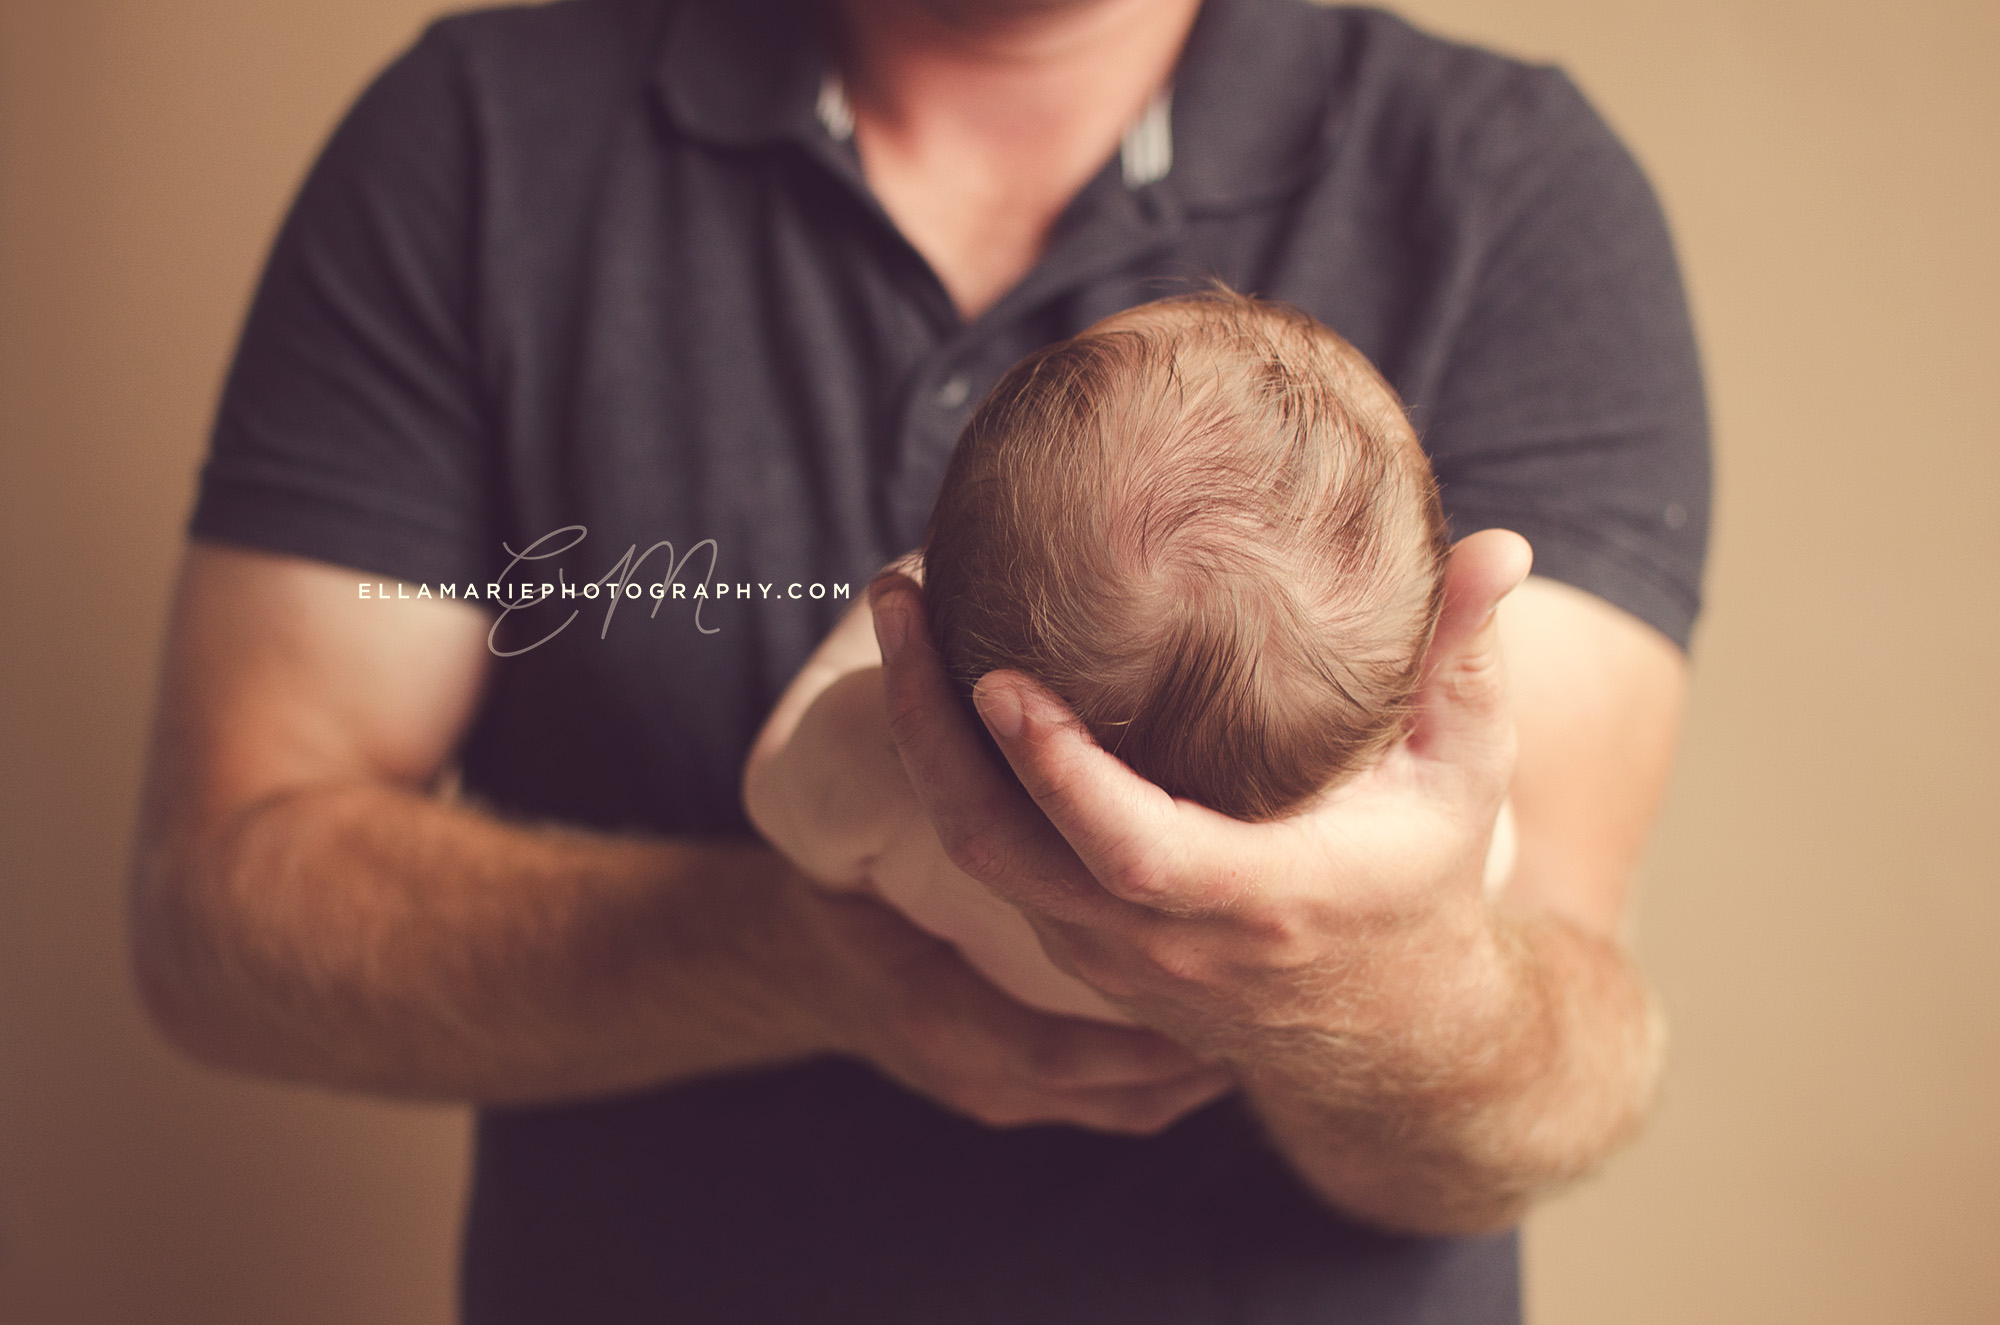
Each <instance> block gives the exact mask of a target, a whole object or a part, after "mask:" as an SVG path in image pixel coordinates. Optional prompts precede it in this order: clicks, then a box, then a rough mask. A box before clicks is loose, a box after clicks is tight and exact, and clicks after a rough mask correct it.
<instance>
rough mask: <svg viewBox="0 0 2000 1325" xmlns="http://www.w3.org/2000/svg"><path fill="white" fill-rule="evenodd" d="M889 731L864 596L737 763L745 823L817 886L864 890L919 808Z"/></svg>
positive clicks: (878, 655)
mask: <svg viewBox="0 0 2000 1325" xmlns="http://www.w3.org/2000/svg"><path fill="white" fill-rule="evenodd" d="M888 732H889V721H888V716H887V713H886V711H885V709H884V701H883V696H882V655H881V652H880V651H879V650H878V649H877V647H876V645H875V624H874V620H873V618H872V617H871V616H870V615H869V611H868V600H867V599H866V598H863V599H862V600H861V601H860V602H857V603H856V604H855V605H854V607H853V609H852V610H850V611H849V612H848V614H847V615H846V616H845V617H842V618H841V621H840V624H839V625H837V626H835V627H834V628H833V631H832V633H830V634H829V635H828V636H827V637H826V639H824V640H823V641H821V643H820V646H819V648H818V649H816V650H815V651H814V652H813V655H812V657H811V658H809V659H807V661H806V665H805V666H804V667H803V668H801V669H800V670H799V674H798V675H797V676H796V677H794V678H793V679H792V683H791V685H790V686H788V687H787V688H786V690H785V693H784V695H783V696H782V697H781V698H780V699H779V700H778V705H777V707H776V708H774V709H772V710H771V716H770V717H769V718H768V719H767V720H766V721H765V723H764V729H763V731H761V732H760V733H758V736H757V743H756V745H754V746H753V747H752V748H751V750H750V758H749V760H748V761H747V762H746V763H745V765H744V768H743V805H744V809H745V810H746V811H747V812H748V814H749V816H750V822H751V823H752V824H754V825H756V828H757V831H758V832H760V833H762V834H763V835H764V838H765V840H766V841H768V842H770V844H771V845H772V846H774V847H776V848H777V849H778V850H779V851H780V852H782V853H783V854H784V855H785V856H786V857H787V858H789V859H790V860H791V862H792V863H793V864H794V865H797V866H798V867H799V868H800V869H802V870H804V871H805V872H806V873H807V874H809V875H811V876H812V877H813V878H814V879H816V880H818V881H819V882H821V883H823V884H826V885H829V886H832V887H848V888H857V887H861V886H862V885H863V884H864V883H865V882H866V879H865V875H866V872H867V867H868V866H869V864H871V863H872V862H873V861H874V860H875V858H876V857H878V856H880V855H881V853H882V851H883V849H884V848H885V847H886V846H887V845H888V842H889V840H890V838H891V837H892V836H893V835H894V834H895V832H896V830H897V828H898V827H899V826H900V825H901V824H902V823H903V822H904V821H905V820H906V819H907V818H908V817H909V815H910V814H912V813H921V811H919V810H918V809H917V802H916V797H915V796H914V795H913V794H912V793H911V791H910V784H909V779H908V778H907V776H906V775H905V774H904V772H903V762H902V759H901V758H900V757H899V756H898V755H897V753H896V747H895V745H894V744H893V743H892V742H891V741H890V740H889V736H888Z"/></svg>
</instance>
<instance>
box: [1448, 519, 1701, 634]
mask: <svg viewBox="0 0 2000 1325" xmlns="http://www.w3.org/2000/svg"><path fill="white" fill-rule="evenodd" d="M1451 526H1452V537H1453V538H1455V539H1456V538H1463V537H1465V536H1466V535H1467V534H1470V533H1475V532H1477V531H1479V530H1481V529H1511V530H1513V531H1514V532H1515V533H1517V534H1519V535H1521V537H1523V538H1525V539H1527V540H1528V545H1529V546H1530V547H1532V548H1533V549H1534V551H1535V566H1534V571H1533V572H1532V573H1533V574H1535V575H1539V576H1541V577H1543V578H1544V579H1550V580H1560V581H1561V582H1562V583H1564V584H1567V585H1570V586H1572V587H1574V588H1578V589H1582V590H1583V591H1584V592H1586V593H1589V594H1594V595H1595V596H1597V597H1599V598H1602V599H1603V600H1604V601H1605V602H1607V603H1610V604H1611V605H1612V606H1613V607H1616V608H1618V609H1619V610H1621V611H1623V612H1626V613H1628V614H1630V615H1632V616H1635V617H1637V618H1638V619H1639V620H1641V621H1643V622H1645V623H1646V624H1647V625H1649V626H1651V627H1652V628H1653V629H1655V630H1657V631H1659V632H1660V633H1661V634H1662V635H1665V636H1666V637H1667V638H1668V639H1669V640H1671V641H1673V643H1674V646H1675V647H1676V648H1678V649H1679V650H1680V651H1681V652H1682V653H1684V654H1685V653H1687V652H1688V651H1689V645H1690V642H1691V641H1692V639H1693V636H1694V623H1695V619H1696V618H1697V617H1698V616H1699V615H1700V611H1701V599H1700V595H1699V594H1698V593H1697V592H1695V591H1693V590H1690V589H1689V588H1688V587H1686V586H1684V585H1681V584H1679V583H1675V582H1673V581H1671V580H1669V579H1667V578H1665V577H1664V576H1662V575H1661V573H1660V572H1659V570H1658V569H1656V568H1654V567H1650V566H1645V565H1641V564H1638V563H1637V562H1635V561H1634V559H1633V558H1632V557H1631V556H1630V555H1629V554H1627V553H1624V552H1622V551H1621V550H1620V549H1618V548H1616V547H1613V546H1611V545H1609V544H1607V543H1604V542H1600V541H1598V540H1595V539H1592V538H1590V537H1589V536H1588V535H1586V534H1583V533H1581V532H1580V531H1578V530H1576V529H1573V528H1567V527H1564V526H1562V525H1559V524H1556V523H1553V522H1551V521H1549V520H1548V519H1546V518H1543V517H1537V516H1535V515H1533V514H1530V513H1526V512H1517V511H1498V510H1483V511H1454V512H1453V513H1452V520H1451Z"/></svg>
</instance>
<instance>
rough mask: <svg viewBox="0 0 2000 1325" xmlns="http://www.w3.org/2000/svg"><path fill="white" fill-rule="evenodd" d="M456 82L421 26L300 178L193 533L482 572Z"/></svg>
mask: <svg viewBox="0 0 2000 1325" xmlns="http://www.w3.org/2000/svg"><path fill="white" fill-rule="evenodd" d="M461 83H462V80H461V78H460V76H459V71H458V66H457V64H456V61H455V57H454V54H453V52H452V50H451V48H450V47H449V45H448V43H447V42H446V41H445V40H444V39H442V38H441V36H440V34H439V33H438V32H437V31H436V30H433V31H432V32H431V33H430V34H428V35H427V36H426V37H425V38H424V39H423V40H422V41H421V42H419V43H418V44H417V45H416V46H415V47H414V48H413V49H412V50H410V51H409V52H408V53H407V54H405V55H404V56H403V57H402V58H401V59H399V60H398V61H397V62H396V63H395V64H393V65H392V66H390V67H389V69H387V70H386V71H385V72H384V73H383V74H382V75H381V76H380V77H379V78H377V79H376V81H375V82H374V84H373V85H372V86H370V87H369V88H368V90H367V91H366V92H365V93H364V94H363V95H362V97H361V98H360V100H359V101H358V102H357V103H356V105H355V106H354V108H353V109H352V110H351V111H350V112H349V114H348V116H347V118H346V119H345V121H344V122H343V123H342V124H341V126H340V127H339V129H338V130H337V131H336V132H335V134H334V136H333V138H332V140H331V141H330V142H329V143H328V145H327V147H326V149H325V151H324V152H323V153H322V154H321V156H320V158H319V160H318V162H317V163H316V164H315V165H314V167H313V169H312V171H311V173H310V175H309V176H308V178H307V180H306V183H305V185H304V186H303V188H302V189H301V191H300V193H299V195H298V198H297V200H296V201H295V202H294V204H293V206H292V210H291V213H290V215H289V216H288V217H287V219H286V221H285V224H284V227H283V229H282V230H281V231H280V233H279V237H278V240H277V243H276V245H275V247H274V249H273V251H272V253H271V256H270V260H269V263H268V265H267V267H266V269H265V271H264V275H263V279H262V281H261V282H260V285H259V287H258V290H257V294H256V298H255V300H254V302H253V304H252V306H251V310H250V315H249V318H248V320H247V322H246V324H245V327H244V331H243V336H242V340H241V343H240V345H239V346H238V348H237V352H236V358H235V361H234V364H233V365H232V367H231V369H230V372H229V376H228V380H227V384H226V386H225V387H224V390H223V396H222V401H221V405H220V408H219V410H218V413H217V417H216V423H215V431H214V436H213V439H212V444H211V449H210V454H209V457H208V461H207V464H206V466H205V467H204V469H203V471H202V475H201V483H200V490H199V495H198V498H197V502H196V506H195V511H194V515H193V518H192V521H191V532H192V533H193V534H194V535H196V536H198V537H201V538H207V539H213V540H218V541H222V542H227V543H234V544H239V545H244V546H249V547H254V548H258V549H261V550H265V551H271V552H281V553H289V554H293V555H297V556H303V557H310V558H314V559H317V560H322V561H328V562H333V563H336V564H340V565H346V566H352V567H355V568H357V569H362V570H367V571H371V572H376V573H380V574H384V575H392V576H396V577H398V578H401V579H406V580H410V581H413V582H464V581H468V580H474V579H481V578H484V572H485V571H486V570H487V569H488V568H489V566H490V565H491V564H492V562H493V560H494V559H495V555H496V553H497V549H498V542H497V541H496V540H497V537H498V536H497V534H496V533H495V532H494V526H495V514H494V501H493V496H492V494H493V491H494V477H493V470H494V461H493V446H492V439H491V437H490V430H489V429H488V427H486V426H485V424H484V422H483V421H482V410H481V407H480V399H479V392H478V390H477V388H476V377H477V372H476V365H477V356H476V351H475V337H474V334H473V329H472V328H473V313H474V308H473V304H474V299H473V283H472V280H471V276H470V273H471V271H472V269H473V261H474V254H473V243H474V239H475V226H474V216H475V213H474V206H473V192H474V188H475V182H476V181H475V174H476V172H475V164H474V141H475V135H474V133H473V129H472V125H471V123H470V117H469V112H468V110H467V99H466V98H465V97H464V96H463V95H461Z"/></svg>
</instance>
